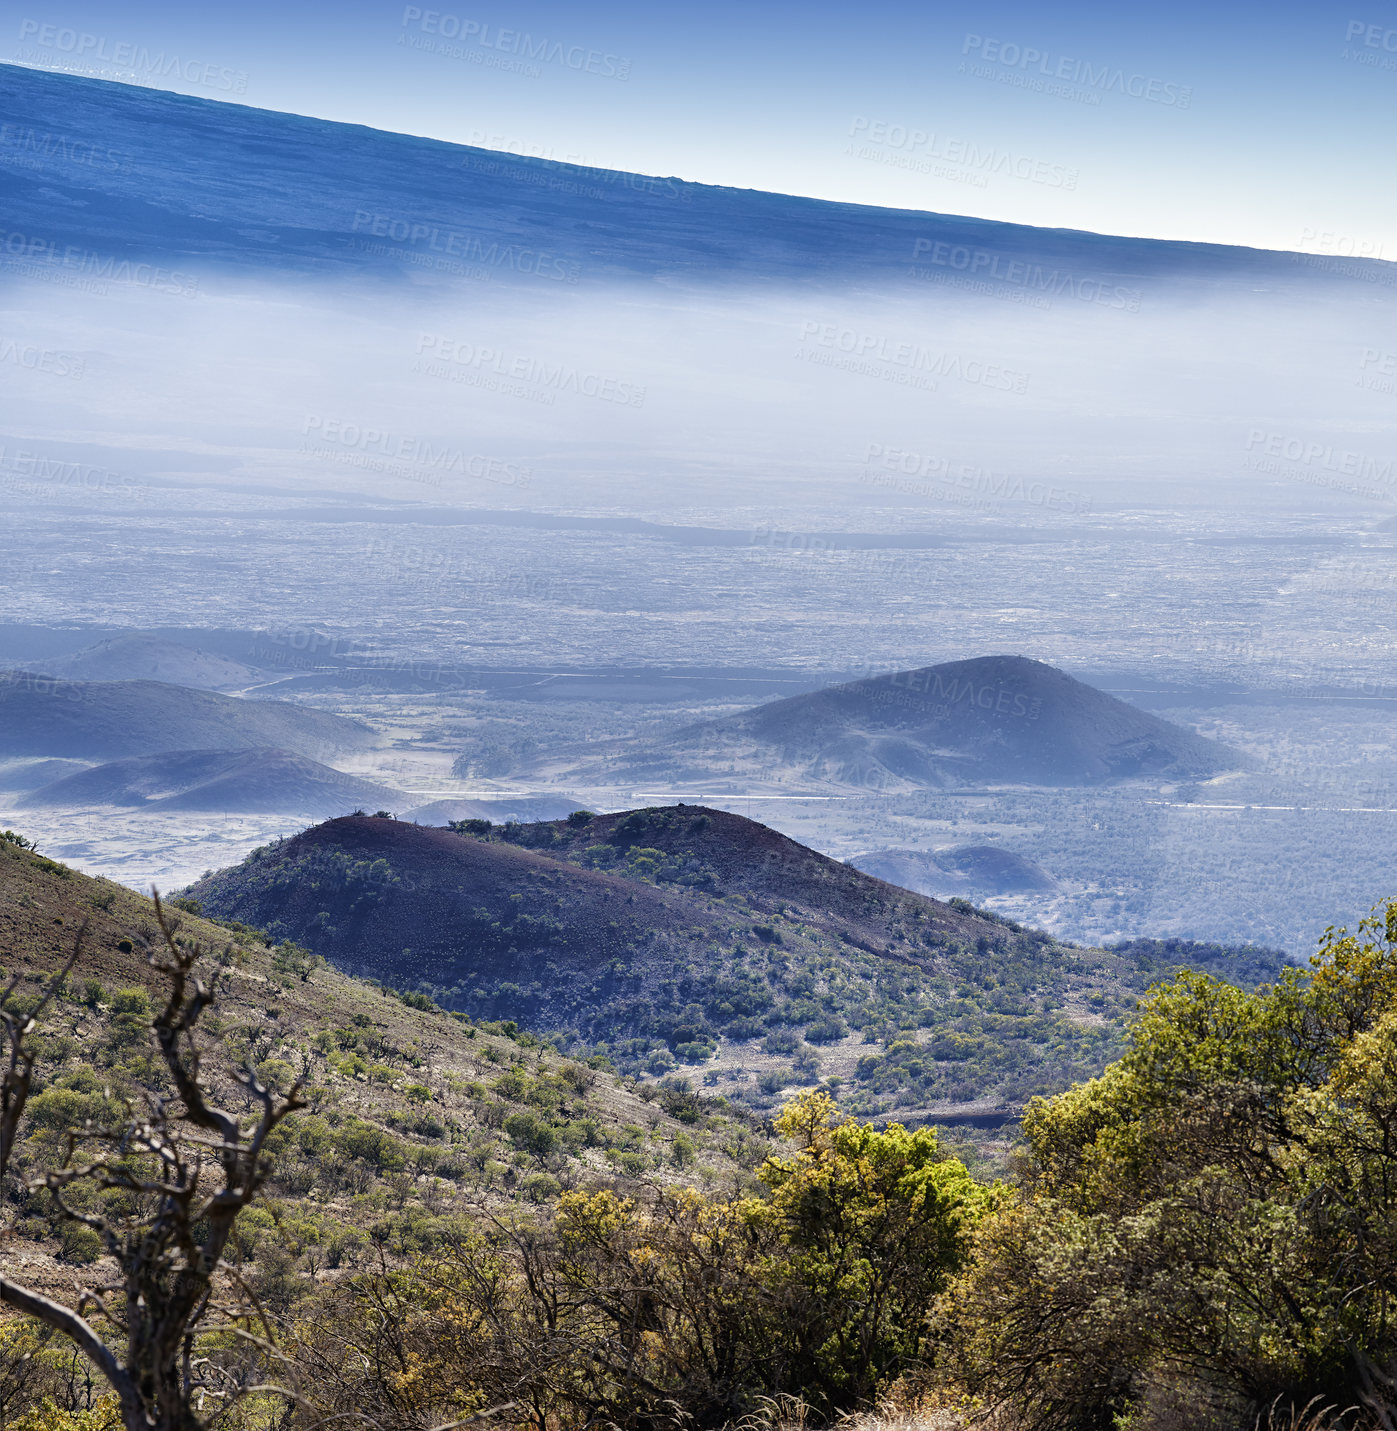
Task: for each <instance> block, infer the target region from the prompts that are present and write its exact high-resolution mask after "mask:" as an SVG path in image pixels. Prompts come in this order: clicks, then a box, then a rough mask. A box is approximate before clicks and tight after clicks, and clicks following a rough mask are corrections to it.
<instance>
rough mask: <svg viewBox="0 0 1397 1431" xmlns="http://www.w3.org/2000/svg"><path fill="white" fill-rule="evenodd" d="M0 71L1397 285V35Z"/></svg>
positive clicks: (203, 60)
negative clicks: (1387, 274) (1293, 263)
mask: <svg viewBox="0 0 1397 1431" xmlns="http://www.w3.org/2000/svg"><path fill="white" fill-rule="evenodd" d="M0 59H9V60H12V61H18V62H20V63H26V64H34V65H38V66H41V67H43V68H63V69H69V70H73V71H75V72H79V73H87V74H92V75H96V76H99V77H106V78H119V79H124V80H127V81H128V82H130V81H135V82H139V83H146V84H152V85H155V86H157V87H160V88H165V89H174V90H179V91H182V92H184V93H187V94H196V95H201V96H205V97H208V98H213V99H231V100H236V101H237V102H240V103H246V104H252V105H258V106H262V107H265V108H270V109H279V110H289V111H293V112H296V113H300V114H309V115H315V116H319V117H323V118H327V119H336V120H346V121H351V122H357V123H363V124H368V125H373V126H375V127H378V128H383V129H392V130H399V131H403V132H406V133H412V134H421V135H429V136H432V137H435V138H440V139H447V140H454V141H459V142H464V143H474V144H479V145H483V146H485V147H488V148H498V149H512V150H514V151H516V152H523V153H533V154H537V155H540V156H542V157H545V158H554V159H564V160H572V161H574V162H582V163H588V164H592V165H596V166H599V167H603V168H618V169H626V170H633V171H637V172H641V173H651V174H674V175H678V176H680V177H682V178H686V179H692V180H697V181H701V182H705V183H716V184H729V185H735V186H738V187H743V188H759V189H770V190H778V191H781V192H785V193H796V194H807V195H813V196H816V197H820V198H828V199H844V200H852V201H856V202H860V203H871V204H882V205H892V206H897V207H905V208H917V209H931V210H937V211H940V212H946V213H965V214H974V215H978V216H982V217H987V218H996V219H1008V220H1013V221H1017V222H1023V223H1032V224H1043V225H1050V226H1060V227H1070V228H1086V229H1094V230H1098V231H1102V232H1112V233H1120V234H1134V235H1146V236H1151V237H1160V238H1186V239H1189V238H1191V239H1204V240H1212V241H1218V242H1224V243H1236V244H1251V245H1257V246H1261V247H1268V248H1283V249H1301V250H1306V251H1310V252H1327V253H1354V252H1357V253H1366V254H1368V255H1370V256H1373V257H1385V258H1390V259H1397V186H1394V185H1393V183H1392V160H1391V137H1392V134H1393V132H1394V129H1397V6H1394V5H1393V4H1392V3H1391V0H1387V3H1374V4H1371V5H1370V4H1368V3H1367V0H1363V3H1359V4H1353V5H1346V6H1343V7H1336V6H1334V5H1333V4H1326V3H1324V0H1299V2H1298V3H1297V0H1290V3H1275V0H1270V3H1266V4H1261V3H1257V0H1247V3H1235V0H1233V3H1227V0H1224V3H1222V4H1218V3H1208V4H1204V3H1200V0H1176V3H1173V4H1171V5H1169V6H1142V5H1132V4H1128V3H1126V4H1122V3H1119V0H1113V3H1081V0H1079V3H1076V4H1071V5H1061V6H1056V7H1051V13H1049V10H1048V9H1047V8H1045V7H1043V6H1042V5H1034V4H1027V3H989V4H976V5H967V4H955V5H948V4H939V5H938V4H930V5H929V4H927V3H925V0H916V3H912V0H871V3H865V4H854V3H844V4H830V3H827V0H826V3H819V0H810V3H803V4H799V5H796V4H786V3H777V4H771V3H758V4H755V5H753V4H748V3H742V4H738V3H733V0H705V3H703V4H694V3H672V0H671V3H660V4H656V3H654V0H646V3H644V4H642V3H638V0H613V3H608V4H566V3H561V0H553V2H552V3H548V2H547V0H542V2H541V3H517V0H516V3H501V0H445V5H444V8H440V9H433V8H431V6H430V5H427V4H424V5H405V4H394V3H388V2H387V0H383V3H380V0H321V3H306V0H276V3H272V0H240V3H238V4H210V3H192V4H191V3H189V0H180V3H174V0H159V3H156V0H6V3H3V4H0Z"/></svg>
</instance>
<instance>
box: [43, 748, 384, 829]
mask: <svg viewBox="0 0 1397 1431" xmlns="http://www.w3.org/2000/svg"><path fill="white" fill-rule="evenodd" d="M402 802H403V796H402V794H401V793H400V792H399V791H397V790H393V789H390V788H389V787H388V786H386V785H378V784H376V783H374V782H373V781H370V780H360V779H357V778H356V777H354V776H352V775H345V774H344V773H343V772H341V771H339V770H334V769H332V768H331V767H330V766H328V765H322V764H320V763H319V762H318V761H315V760H311V759H309V758H308V757H306V756H304V755H294V754H292V753H291V752H290V751H286V750H268V749H250V750H176V751H163V752H161V753H160V754H159V755H132V756H127V757H126V759H124V760H113V761H108V762H107V763H105V764H103V765H97V766H94V767H92V768H91V769H87V770H82V771H80V772H77V773H75V774H68V775H65V776H63V777H62V778H61V779H58V780H55V781H53V782H52V783H50V784H47V785H43V786H40V787H39V788H38V789H37V790H32V791H30V793H29V794H27V795H25V796H24V797H23V798H22V799H20V800H19V801H18V802H17V805H18V808H20V809H33V808H40V807H45V808H67V809H78V808H83V807H87V806H92V805H112V806H119V807H132V808H142V809H146V810H222V811H225V812H234V811H237V812H260V813H273V812H284V813H288V814H297V815H304V816H306V817H308V818H311V819H325V818H328V817H330V816H333V815H343V814H346V813H347V812H348V811H350V810H353V809H355V808H356V807H357V808H368V809H372V810H377V809H384V808H392V807H393V806H395V805H400V804H402Z"/></svg>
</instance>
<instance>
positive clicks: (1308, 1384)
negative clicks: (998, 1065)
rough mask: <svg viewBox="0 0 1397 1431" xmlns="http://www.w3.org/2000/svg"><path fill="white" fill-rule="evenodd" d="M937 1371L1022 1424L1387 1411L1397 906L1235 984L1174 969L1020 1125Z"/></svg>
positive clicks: (957, 1297) (1395, 1330)
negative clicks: (1321, 1409)
mask: <svg viewBox="0 0 1397 1431" xmlns="http://www.w3.org/2000/svg"><path fill="white" fill-rule="evenodd" d="M1024 1133H1025V1137H1026V1140H1027V1149H1026V1156H1025V1163H1024V1178H1023V1183H1024V1190H1023V1197H1022V1198H1021V1200H1019V1201H1018V1202H1017V1203H1016V1204H1014V1205H1010V1206H1006V1207H1004V1208H1003V1209H1001V1210H1000V1211H999V1212H998V1213H997V1214H996V1215H995V1216H993V1217H991V1218H990V1219H988V1220H987V1222H986V1224H985V1226H984V1227H983V1229H982V1231H981V1234H980V1238H979V1259H978V1261H977V1263H976V1264H975V1266H974V1267H973V1269H972V1270H971V1271H970V1272H969V1273H968V1274H967V1275H966V1276H965V1277H964V1278H962V1279H961V1281H960V1283H959V1284H958V1286H957V1287H956V1288H955V1289H954V1291H953V1293H952V1294H951V1299H950V1302H949V1303H948V1305H947V1308H946V1315H948V1316H952V1317H954V1319H955V1321H956V1322H957V1324H958V1326H959V1327H960V1328H961V1332H960V1335H959V1337H958V1339H957V1344H956V1347H955V1354H954V1357H953V1365H954V1368H955V1372H956V1374H957V1375H958V1376H959V1378H960V1379H961V1380H962V1382H963V1383H964V1384H965V1385H967V1386H968V1387H969V1388H970V1389H971V1390H972V1391H974V1392H976V1393H977V1394H979V1395H981V1396H982V1397H984V1398H985V1399H987V1400H988V1401H991V1402H995V1403H1000V1404H1006V1405H1008V1406H1010V1407H1011V1408H1012V1409H1013V1411H1014V1413H1015V1414H1016V1415H1017V1416H1018V1417H1019V1418H1020V1420H1021V1421H1022V1422H1023V1424H1024V1425H1025V1426H1026V1427H1028V1428H1036V1431H1079V1428H1096V1427H1101V1428H1107V1427H1111V1426H1113V1425H1115V1424H1116V1423H1117V1418H1129V1424H1130V1425H1131V1426H1132V1427H1137V1426H1138V1427H1153V1426H1159V1427H1164V1426H1172V1425H1176V1424H1189V1425H1196V1426H1211V1425H1214V1424H1216V1425H1219V1426H1230V1425H1237V1424H1250V1418H1253V1417H1255V1416H1257V1415H1258V1414H1260V1412H1261V1411H1262V1410H1263V1409H1264V1408H1265V1407H1266V1406H1268V1405H1269V1404H1271V1403H1272V1402H1273V1401H1275V1400H1276V1399H1277V1398H1279V1399H1280V1402H1281V1403H1282V1404H1284V1405H1289V1406H1294V1407H1301V1406H1304V1405H1305V1404H1306V1403H1307V1402H1309V1401H1310V1399H1311V1398H1312V1397H1316V1396H1317V1397H1319V1398H1321V1399H1322V1400H1323V1401H1324V1402H1326V1403H1329V1404H1332V1405H1336V1406H1340V1407H1344V1406H1350V1405H1354V1404H1359V1405H1362V1406H1364V1407H1366V1408H1367V1409H1368V1411H1369V1412H1370V1414H1372V1415H1373V1416H1374V1418H1375V1419H1376V1421H1377V1424H1379V1425H1383V1426H1387V1425H1391V1424H1393V1422H1392V1417H1393V1408H1394V1407H1397V1326H1394V1324H1393V1320H1392V1314H1391V1309H1392V1308H1393V1307H1394V1306H1397V902H1394V903H1393V904H1390V905H1389V906H1388V907H1387V908H1386V910H1385V911H1384V912H1383V913H1382V915H1381V916H1380V917H1375V918H1370V919H1368V920H1365V921H1364V923H1363V925H1362V926H1361V927H1360V930H1359V932H1358V934H1357V935H1356V936H1351V935H1348V934H1347V933H1345V932H1344V931H1338V932H1333V931H1331V932H1330V935H1329V936H1328V937H1327V938H1326V940H1325V943H1324V945H1323V946H1322V947H1321V949H1320V951H1319V952H1318V954H1317V955H1316V956H1315V957H1314V959H1313V960H1312V961H1311V967H1310V968H1309V969H1305V970H1301V969H1298V968H1297V969H1291V970H1288V971H1286V972H1285V973H1284V974H1283V975H1282V976H1281V977H1280V978H1279V979H1278V980H1277V981H1276V983H1275V984H1273V985H1270V986H1265V987H1263V988H1262V989H1260V990H1258V991H1257V992H1256V993H1251V994H1249V993H1244V992H1242V991H1240V990H1238V989H1235V988H1232V987H1230V986H1228V985H1225V984H1221V983H1218V982H1216V981H1214V980H1212V979H1210V978H1208V977H1206V976H1204V975H1200V974H1192V973H1186V974H1182V975H1180V976H1179V977H1178V978H1176V979H1175V980H1174V981H1173V982H1171V983H1170V984H1167V985H1165V986H1163V987H1162V988H1160V989H1158V990H1156V991H1155V992H1154V993H1153V994H1152V995H1151V997H1150V998H1149V999H1147V1000H1146V1002H1145V1003H1144V1005H1143V1007H1142V1009H1141V1011H1140V1013H1139V1015H1138V1017H1137V1019H1136V1021H1135V1023H1134V1026H1133V1029H1132V1035H1131V1044H1130V1047H1129V1049H1128V1051H1127V1053H1126V1054H1125V1055H1124V1057H1122V1058H1121V1059H1120V1061H1119V1062H1117V1063H1116V1064H1114V1065H1112V1066H1111V1067H1110V1068H1109V1069H1108V1070H1107V1071H1106V1072H1105V1073H1104V1074H1103V1075H1102V1076H1101V1077H1100V1078H1098V1079H1095V1080H1093V1081H1092V1082H1090V1083H1087V1084H1083V1085H1080V1086H1078V1087H1076V1088H1074V1089H1071V1090H1070V1091H1069V1092H1067V1093H1064V1094H1062V1095H1060V1096H1058V1097H1057V1098H1054V1099H1051V1100H1047V1101H1042V1100H1040V1101H1037V1102H1035V1103H1034V1104H1033V1105H1032V1106H1031V1107H1030V1109H1029V1111H1028V1114H1027V1115H1026V1117H1025V1119H1024Z"/></svg>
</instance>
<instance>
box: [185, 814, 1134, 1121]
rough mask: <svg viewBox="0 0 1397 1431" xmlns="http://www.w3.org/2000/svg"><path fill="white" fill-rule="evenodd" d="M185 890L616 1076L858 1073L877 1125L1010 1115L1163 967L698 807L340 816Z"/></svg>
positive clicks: (1103, 1041)
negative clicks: (482, 817) (563, 1035)
mask: <svg viewBox="0 0 1397 1431" xmlns="http://www.w3.org/2000/svg"><path fill="white" fill-rule="evenodd" d="M478 825H483V822H478ZM187 893H188V894H189V895H190V896H191V897H192V898H194V899H196V900H198V901H199V903H200V905H201V906H202V908H203V909H204V911H205V912H206V913H209V914H212V915H214V916H216V917H219V918H225V919H235V920H240V921H244V922H246V923H248V924H252V925H255V926H259V927H262V928H265V929H268V930H269V931H271V932H272V933H273V934H275V935H276V936H278V937H286V938H291V939H294V940H296V941H298V942H299V943H302V944H305V945H308V946H309V947H310V948H311V949H313V950H314V951H315V952H316V953H318V954H322V955H324V956H325V957H327V958H328V959H330V960H331V961H332V962H333V963H335V964H336V965H338V966H339V967H341V968H344V969H346V970H347V971H349V972H353V973H359V974H366V975H371V976H373V977H376V978H380V979H383V980H384V981H386V982H388V983H391V984H394V985H396V986H398V987H408V988H415V989H420V990H422V991H424V992H428V993H431V994H432V995H433V997H435V998H436V999H437V1000H438V1001H439V1002H442V1003H444V1004H446V1005H447V1006H449V1007H454V1008H459V1009H462V1010H464V1011H468V1012H471V1013H475V1014H480V1015H487V1016H490V1017H495V1018H512V1019H517V1020H519V1022H520V1023H522V1024H524V1025H526V1026H528V1027H530V1028H533V1029H535V1030H537V1031H547V1030H563V1031H566V1032H571V1033H573V1034H577V1035H580V1036H582V1037H584V1038H585V1039H587V1040H588V1041H590V1042H600V1043H602V1044H604V1045H605V1046H607V1048H608V1050H609V1052H610V1053H611V1055H612V1057H613V1058H614V1059H616V1060H617V1061H618V1062H619V1063H621V1064H622V1065H623V1066H624V1067H626V1068H629V1069H642V1068H644V1069H649V1070H650V1071H652V1072H653V1071H659V1070H662V1069H663V1068H665V1067H670V1066H673V1063H674V1060H675V1059H676V1058H678V1059H679V1060H680V1061H683V1062H690V1063H697V1064H702V1063H704V1062H706V1061H707V1060H708V1059H709V1058H710V1057H711V1056H712V1055H713V1053H714V1051H715V1050H719V1049H726V1048H728V1047H729V1046H730V1045H745V1044H746V1042H747V1041H749V1040H752V1039H764V1040H765V1044H764V1047H766V1048H767V1049H768V1052H770V1051H771V1050H772V1049H775V1050H777V1051H778V1052H782V1053H784V1054H785V1055H787V1056H788V1057H789V1056H792V1055H795V1056H798V1057H801V1058H803V1059H804V1060H805V1064H804V1068H805V1071H804V1073H802V1074H801V1075H800V1076H799V1077H797V1076H795V1075H794V1074H792V1073H791V1072H790V1070H789V1069H787V1073H788V1075H789V1076H788V1077H787V1078H786V1082H787V1083H800V1082H813V1081H815V1079H816V1078H817V1077H819V1076H820V1074H819V1071H818V1070H819V1069H820V1068H821V1067H824V1068H826V1069H828V1070H829V1071H831V1072H838V1073H840V1074H841V1076H846V1077H847V1075H849V1074H853V1075H854V1081H853V1082H852V1083H851V1084H850V1086H849V1087H848V1088H846V1089H845V1091H844V1092H843V1093H842V1094H841V1099H842V1101H843V1102H844V1103H845V1104H846V1105H847V1106H849V1107H850V1108H851V1109H862V1110H863V1111H874V1112H876V1111H880V1110H886V1109H887V1108H889V1107H891V1106H893V1104H892V1103H891V1102H890V1101H889V1100H896V1106H898V1107H899V1108H905V1107H910V1108H913V1109H915V1108H918V1107H920V1108H922V1109H923V1110H925V1111H927V1112H928V1113H930V1114H933V1115H935V1116H943V1115H944V1116H950V1114H949V1112H948V1110H952V1111H953V1110H954V1109H955V1108H963V1107H965V1106H966V1105H967V1104H970V1103H976V1104H978V1103H982V1102H983V1100H986V1099H989V1100H991V1102H992V1103H997V1104H998V1105H999V1106H1008V1107H1013V1106H1016V1105H1017V1104H1018V1103H1020V1102H1021V1101H1022V1100H1023V1099H1024V1098H1025V1097H1027V1096H1029V1095H1031V1094H1032V1093H1034V1092H1038V1091H1043V1090H1046V1089H1049V1088H1058V1087H1061V1086H1062V1085H1063V1084H1064V1083H1065V1082H1069V1081H1071V1080H1072V1079H1074V1078H1078V1077H1081V1076H1082V1075H1083V1074H1084V1073H1089V1072H1090V1071H1091V1070H1092V1069H1095V1068H1098V1067H1099V1066H1100V1064H1101V1062H1102V1060H1104V1059H1105V1058H1106V1057H1107V1056H1109V1054H1110V1052H1111V1051H1112V1050H1113V1049H1114V1047H1115V1046H1116V1041H1117V1039H1118V1033H1119V1024H1118V1022H1117V1021H1118V1019H1119V1017H1120V1016H1121V1015H1123V1014H1124V1012H1125V1011H1126V1010H1127V1009H1128V1008H1129V1007H1130V1006H1131V1005H1132V1003H1133V998H1134V994H1135V993H1136V992H1137V991H1139V990H1140V989H1143V988H1144V987H1145V985H1146V984H1147V983H1148V982H1149V981H1150V979H1152V978H1153V977H1154V976H1155V975H1156V974H1157V973H1158V972H1159V970H1160V968H1161V967H1162V966H1161V965H1160V964H1158V963H1152V962H1151V961H1150V960H1149V959H1147V958H1142V957H1139V956H1138V955H1136V954H1134V953H1133V952H1132V953H1131V954H1129V955H1115V954H1112V953H1110V952H1108V951H1103V950H1089V949H1077V948H1073V947H1070V946H1064V945H1061V944H1058V943H1056V942H1055V941H1054V940H1053V939H1051V938H1050V937H1049V936H1048V935H1046V934H1042V933H1038V932H1036V931H1028V930H1024V929H1021V928H1020V927H1019V926H1018V925H1014V924H1009V923H1007V922H1004V921H997V920H994V919H993V918H990V917H981V916H979V915H977V914H973V913H968V912H966V911H963V910H959V909H955V908H952V907H950V906H947V905H945V904H940V903H938V902H937V901H935V900H931V899H927V898H925V897H923V896H921V895H917V894H913V893H910V892H909V891H907V890H903V889H898V888H896V887H895V886H892V885H889V884H885V883H883V881H881V880H878V879H874V878H873V877H871V876H869V875H866V874H863V873H861V872H860V871H858V870H855V869H852V868H850V867H849V866H847V865H843V864H840V863H838V862H837V861H835V860H830V859H828V858H826V857H825V856H823V855H820V854H818V853H816V852H815V851H814V850H809V849H806V848H805V847H804V846H802V845H799V844H796V843H795V842H794V841H792V840H789V839H787V838H786V837H785V836H783V835H780V834H778V833H777V832H775V831H774V830H770V829H768V828H767V827H765V826H763V825H759V824H757V823H755V822H754V821H750V820H744V819H742V818H741V817H740V816H737V815H731V814H727V813H725V812H722V811H717V810H707V809H703V808H702V807H699V806H694V805H687V806H686V805H679V806H664V807H658V808H655V809H647V810H635V811H629V812H625V813H623V814H618V815H606V816H595V817H592V818H590V819H568V820H561V821H555V822H550V823H540V824H529V825H506V826H503V827H500V826H495V827H493V828H485V829H480V830H479V833H477V834H475V835H471V834H464V833H456V832H455V831H452V830H449V829H428V828H424V827H421V826H416V825H411V824H408V823H406V822H403V821H394V820H387V819H373V818H346V819H339V820H333V821H330V822H329V823H327V824H324V825H319V826H316V827H314V828H312V829H309V830H306V831H304V832H303V833H302V834H300V835H298V836H296V837H295V838H294V839H290V840H285V841H281V842H279V843H277V844H274V845H271V846H268V847H266V848H264V849H262V850H258V851H254V852H253V854H252V855H250V856H249V857H248V858H247V859H246V860H244V861H243V863H242V864H241V865H238V866H236V867H234V868H232V869H227V870H222V871H219V872H218V873H216V874H212V875H208V876H205V877H204V878H203V879H202V880H200V881H199V882H198V883H197V884H195V885H193V886H191V888H190V889H189V891H187ZM1103 1015H1105V1017H1104V1018H1103V1017H1102V1016H1103ZM800 1050H804V1052H803V1053H801V1052H800ZM754 1056H758V1055H757V1054H755V1053H745V1052H744V1053H740V1054H737V1055H735V1057H736V1059H737V1061H739V1062H741V1061H745V1060H747V1059H749V1058H752V1057H754ZM733 1076H737V1074H736V1073H734V1075H733ZM735 1091H738V1092H743V1093H744V1096H745V1094H746V1093H751V1092H753V1091H754V1090H751V1089H750V1088H748V1089H746V1090H742V1089H739V1090H735ZM938 1110H939V1112H938Z"/></svg>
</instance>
